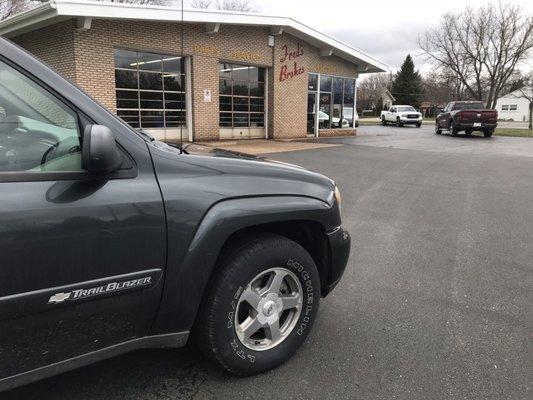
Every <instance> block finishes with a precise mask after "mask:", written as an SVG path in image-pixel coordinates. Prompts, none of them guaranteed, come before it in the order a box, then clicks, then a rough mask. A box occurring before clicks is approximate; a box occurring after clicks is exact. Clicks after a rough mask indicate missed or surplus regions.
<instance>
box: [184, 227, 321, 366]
mask: <svg viewBox="0 0 533 400" xmlns="http://www.w3.org/2000/svg"><path fill="white" fill-rule="evenodd" d="M216 268H217V271H216V272H215V275H214V276H213V278H212V280H211V282H210V284H209V286H208V289H207V292H206V298H205V299H204V301H203V304H202V306H201V308H200V311H199V314H198V318H197V322H196V324H195V328H194V335H195V340H196V343H197V344H198V347H199V348H200V350H201V351H202V352H203V353H204V354H205V355H206V356H207V357H208V358H209V359H210V360H212V361H213V362H214V363H215V364H218V365H219V366H220V367H221V368H222V369H224V370H226V371H228V372H230V373H234V374H237V375H253V374H257V373H261V372H264V371H267V370H269V369H272V368H275V367H277V366H278V365H280V364H282V363H283V362H285V361H286V360H288V359H289V358H290V357H291V356H292V355H293V354H294V353H295V352H296V351H297V350H298V348H299V347H300V346H301V345H302V344H303V342H304V341H305V339H306V337H307V335H308V334H309V331H310V330H311V328H312V326H313V323H314V321H315V318H316V314H317V311H318V306H319V300H320V277H319V274H318V270H317V267H316V265H315V263H314V261H313V259H312V258H311V256H310V255H309V253H307V251H305V250H304V248H303V247H301V246H300V245H299V244H297V243H295V242H293V241H292V240H289V239H286V238H284V237H281V236H277V235H271V234H262V235H258V236H256V237H254V238H253V239H251V240H249V241H247V242H245V243H244V244H242V245H240V246H239V247H236V248H235V249H234V250H233V251H231V252H229V253H228V255H227V256H226V257H225V258H224V259H223V261H222V262H221V263H220V264H219V265H217V267H216ZM268 282H281V286H280V288H281V289H280V290H277V291H276V289H271V290H267V291H266V292H264V293H263V289H266V288H268V287H269V283H268ZM263 285H264V287H263ZM275 286H276V287H277V285H275ZM287 292H291V293H292V299H291V301H289V300H288V298H287V297H283V294H284V293H287ZM298 293H299V295H298ZM280 294H281V296H279V295H280ZM278 296H279V297H278ZM284 298H285V299H286V300H285V301H284V300H283V299H284ZM297 298H298V300H296V299H297ZM245 299H251V300H250V301H248V300H245ZM296 301H298V304H299V305H297V306H296V307H293V308H290V307H291V306H292V305H294V304H296V303H295V302H296ZM252 303H253V304H254V306H253V307H252V306H251V304H252ZM283 304H285V306H286V307H289V308H288V309H286V310H284V311H281V312H280V310H281V309H282V308H283ZM269 313H270V314H269ZM278 317H279V319H278ZM276 319H278V322H279V321H281V326H280V329H279V335H280V336H278V334H277V332H278V331H277V330H276V328H275V326H276V325H275V320H276ZM252 321H254V322H253V323H252ZM265 321H267V322H265ZM246 329H249V332H248V334H249V333H252V336H251V337H248V335H246V334H245V331H246ZM256 329H257V330H256Z"/></svg>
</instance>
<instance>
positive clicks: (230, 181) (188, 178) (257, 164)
mask: <svg viewBox="0 0 533 400" xmlns="http://www.w3.org/2000/svg"><path fill="white" fill-rule="evenodd" d="M148 148H149V150H150V153H151V154H152V158H153V162H154V168H155V172H156V174H157V177H158V180H159V182H160V184H161V187H162V190H163V191H165V189H166V187H167V186H168V185H179V186H180V187H181V189H182V190H184V189H186V190H191V191H198V190H199V191H205V192H209V195H210V196H212V195H213V194H216V196H217V197H218V198H219V199H220V200H222V199H225V198H233V197H248V196H276V195H278V196H285V195H294V196H306V197H313V198H317V199H320V200H322V201H324V202H326V203H328V204H330V205H331V204H332V202H333V192H334V190H335V183H334V182H333V181H332V180H331V179H329V178H327V177H325V176H324V175H321V174H317V173H315V172H311V171H308V170H306V169H304V168H302V167H300V166H297V165H293V164H287V163H283V162H279V161H273V160H268V159H266V158H262V157H258V156H254V155H250V154H245V153H238V152H234V151H228V150H223V149H217V148H210V147H206V146H199V145H195V144H187V145H184V146H183V149H184V150H185V151H186V152H188V153H189V154H181V151H180V149H178V148H175V147H173V146H170V145H168V144H166V143H163V142H159V141H153V142H149V143H148ZM199 195H200V196H201V194H200V193H199Z"/></svg>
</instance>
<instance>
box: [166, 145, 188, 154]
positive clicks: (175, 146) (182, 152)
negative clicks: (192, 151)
mask: <svg viewBox="0 0 533 400" xmlns="http://www.w3.org/2000/svg"><path fill="white" fill-rule="evenodd" d="M166 144H167V145H168V146H170V147H174V148H175V149H178V150H179V151H180V154H187V155H188V154H189V152H188V151H187V150H185V149H184V148H183V145H182V144H176V143H166Z"/></svg>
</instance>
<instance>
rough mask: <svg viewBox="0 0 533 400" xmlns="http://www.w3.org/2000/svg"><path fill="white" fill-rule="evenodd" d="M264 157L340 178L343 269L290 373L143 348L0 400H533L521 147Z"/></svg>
mask: <svg viewBox="0 0 533 400" xmlns="http://www.w3.org/2000/svg"><path fill="white" fill-rule="evenodd" d="M360 131H361V136H359V137H356V138H353V137H350V138H341V139H327V140H324V141H325V142H328V143H335V144H342V146H338V147H329V148H319V149H312V150H305V151H296V152H287V153H276V154H274V155H272V158H275V159H277V160H281V161H284V162H290V163H295V164H300V165H303V166H305V167H307V168H309V169H312V170H315V171H318V172H322V173H324V174H327V175H329V176H330V177H332V178H333V179H335V180H336V182H337V183H338V185H339V187H340V188H341V192H342V196H343V204H342V212H343V219H344V225H345V226H346V228H347V229H348V230H349V231H350V232H351V234H352V239H353V244H352V256H351V259H350V263H349V265H348V269H347V272H346V274H345V276H344V279H343V281H342V282H341V283H340V285H339V286H338V288H337V289H336V291H335V292H334V293H333V294H332V295H330V296H329V297H328V298H326V299H324V300H323V301H322V304H321V309H320V312H319V318H318V321H317V323H316V325H315V327H314V330H313V333H312V334H311V335H310V337H309V339H308V342H307V343H306V344H305V345H304V347H303V348H302V349H301V350H300V352H299V353H298V354H297V355H296V356H295V357H294V358H293V359H292V360H290V361H289V362H288V363H287V364H285V365H283V366H282V367H280V368H278V369H276V370H274V371H271V372H269V373H266V374H264V375H261V376H256V377H249V378H236V377H233V376H229V375H226V374H224V373H222V372H220V371H219V370H217V369H216V368H214V367H213V366H211V365H210V364H209V363H208V362H207V361H205V360H204V359H203V358H202V357H201V356H200V355H199V354H198V353H197V352H196V351H195V350H194V349H193V348H186V349H180V350H149V351H148V350H147V351H140V352H136V353H132V354H128V355H125V356H121V357H118V358H115V359H112V360H109V361H105V362H102V363H99V364H96V365H93V366H89V367H86V368H83V369H80V370H77V371H72V372H70V373H67V374H63V375H61V376H57V377H54V378H51V379H48V380H45V381H42V382H38V383H36V384H33V385H29V386H26V387H24V388H21V389H18V390H16V391H12V392H10V393H7V394H3V395H2V394H0V398H2V399H4V398H5V399H25V400H29V399H39V400H52V399H69V400H77V399H80V400H81V399H83V400H93V399H94V400H96V399H106V400H114V399H289V398H290V399H393V398H394V399H424V400H427V399H498V400H501V399H513V400H518V399H529V398H531V395H532V394H531V382H533V370H532V363H531V338H532V334H533V322H532V312H531V310H532V307H533V304H532V293H533V261H532V260H533V244H532V241H531V239H532V238H533V211H532V204H533V140H532V139H527V138H503V137H493V138H490V139H485V138H482V137H472V138H463V137H457V138H452V137H449V136H436V135H434V134H433V133H432V127H431V126H427V127H422V128H420V129H417V128H411V127H406V128H395V127H379V126H377V127H374V126H368V127H362V128H361V130H360Z"/></svg>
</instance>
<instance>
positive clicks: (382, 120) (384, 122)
mask: <svg viewBox="0 0 533 400" xmlns="http://www.w3.org/2000/svg"><path fill="white" fill-rule="evenodd" d="M381 125H383V126H386V125H387V120H386V119H385V117H381Z"/></svg>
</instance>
